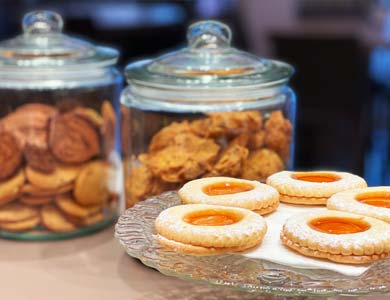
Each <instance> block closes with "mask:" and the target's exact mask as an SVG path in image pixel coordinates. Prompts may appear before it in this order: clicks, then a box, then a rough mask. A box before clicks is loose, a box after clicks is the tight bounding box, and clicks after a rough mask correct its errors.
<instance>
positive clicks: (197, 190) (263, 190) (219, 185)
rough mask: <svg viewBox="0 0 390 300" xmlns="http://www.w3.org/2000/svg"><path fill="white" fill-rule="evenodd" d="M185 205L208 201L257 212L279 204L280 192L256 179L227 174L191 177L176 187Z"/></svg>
mask: <svg viewBox="0 0 390 300" xmlns="http://www.w3.org/2000/svg"><path fill="white" fill-rule="evenodd" d="M178 194H179V197H180V200H181V201H182V202H183V203H185V204H211V205H222V206H232V207H240V208H246V209H249V210H252V211H254V212H256V213H258V214H260V215H264V214H268V213H271V212H273V211H274V210H276V209H277V207H278V206H279V193H278V192H277V191H276V190H275V189H274V188H272V187H270V186H268V185H266V184H263V183H260V182H258V181H252V180H245V179H236V178H230V177H208V178H202V179H196V180H192V181H190V182H188V183H186V184H185V185H184V186H183V187H182V188H181V189H180V190H179V193H178Z"/></svg>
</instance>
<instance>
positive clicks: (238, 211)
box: [155, 204, 267, 248]
mask: <svg viewBox="0 0 390 300" xmlns="http://www.w3.org/2000/svg"><path fill="white" fill-rule="evenodd" d="M155 228H156V231H157V233H158V234H160V235H161V236H163V237H165V238H166V239H168V240H172V241H176V242H180V243H183V244H189V245H192V246H201V247H207V248H209V247H214V248H225V247H246V246H247V245H253V244H254V243H256V242H257V243H260V242H261V241H262V239H263V237H264V235H265V233H266V231H267V225H266V223H265V221H264V219H263V218H262V217H261V216H260V215H258V214H256V213H254V212H252V211H249V210H247V209H242V208H236V207H227V206H217V205H206V204H188V205H180V206H174V207H170V208H168V209H166V210H164V211H163V212H161V213H160V215H159V216H158V217H157V219H156V221H155Z"/></svg>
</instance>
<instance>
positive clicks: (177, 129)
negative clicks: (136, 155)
mask: <svg viewBox="0 0 390 300" xmlns="http://www.w3.org/2000/svg"><path fill="white" fill-rule="evenodd" d="M189 132H190V126H189V123H188V122H187V121H183V122H180V123H178V122H173V123H171V124H169V125H168V126H165V127H164V128H162V129H161V130H160V131H159V132H157V133H156V134H155V135H154V136H153V138H152V140H151V141H150V144H149V151H150V152H153V151H158V150H161V149H163V148H165V147H167V146H169V145H171V144H172V141H173V139H174V137H175V136H177V135H178V134H181V133H189Z"/></svg>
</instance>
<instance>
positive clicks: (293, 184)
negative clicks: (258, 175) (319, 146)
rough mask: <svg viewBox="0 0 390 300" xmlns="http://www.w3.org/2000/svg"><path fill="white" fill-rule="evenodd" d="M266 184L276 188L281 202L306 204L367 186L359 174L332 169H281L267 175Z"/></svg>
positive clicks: (315, 202)
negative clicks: (310, 170)
mask: <svg viewBox="0 0 390 300" xmlns="http://www.w3.org/2000/svg"><path fill="white" fill-rule="evenodd" d="M267 184H269V185H270V186H272V187H274V188H275V189H276V190H278V192H279V194H280V201H281V202H287V203H294V204H307V205H317V204H326V201H327V199H328V198H329V197H330V196H332V195H333V194H335V193H338V192H341V191H345V190H350V189H356V188H363V187H366V186H367V183H366V182H365V181H364V179H363V178H361V177H359V176H356V175H353V174H350V173H345V172H334V171H313V172H291V171H282V172H279V173H276V174H274V175H272V176H270V177H268V179H267Z"/></svg>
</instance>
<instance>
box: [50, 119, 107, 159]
mask: <svg viewBox="0 0 390 300" xmlns="http://www.w3.org/2000/svg"><path fill="white" fill-rule="evenodd" d="M49 146H50V148H51V150H52V153H53V155H54V156H55V158H57V159H58V160H59V161H61V162H64V163H83V162H86V161H87V160H89V159H91V158H93V157H94V156H96V155H97V154H99V151H100V142H99V135H98V133H97V130H96V129H95V128H94V126H93V125H92V124H91V123H90V122H88V121H86V120H85V119H83V118H80V117H79V116H77V115H75V114H73V113H66V114H63V115H57V116H56V117H54V118H53V119H52V121H51V123H50V134H49Z"/></svg>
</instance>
